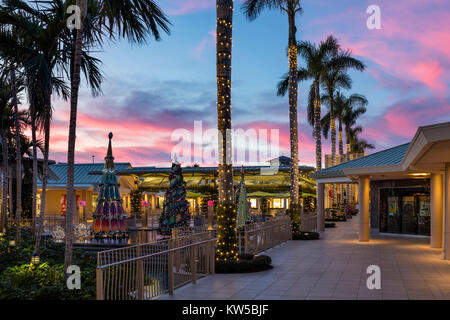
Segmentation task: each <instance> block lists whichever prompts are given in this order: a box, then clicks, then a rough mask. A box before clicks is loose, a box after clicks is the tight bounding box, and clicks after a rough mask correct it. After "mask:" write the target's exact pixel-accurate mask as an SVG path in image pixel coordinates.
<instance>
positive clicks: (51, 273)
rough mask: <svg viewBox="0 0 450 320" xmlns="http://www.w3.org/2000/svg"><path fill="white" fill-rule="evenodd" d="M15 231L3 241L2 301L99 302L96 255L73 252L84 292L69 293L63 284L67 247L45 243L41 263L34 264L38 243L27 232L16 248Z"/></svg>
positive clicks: (0, 253) (0, 265)
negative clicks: (32, 259) (87, 300)
mask: <svg viewBox="0 0 450 320" xmlns="http://www.w3.org/2000/svg"><path fill="white" fill-rule="evenodd" d="M14 236H15V230H9V231H8V232H7V233H6V235H5V236H3V237H1V238H0V299H59V300H61V299H77V300H80V299H95V289H96V288H95V286H96V282H95V280H96V279H95V277H96V273H95V270H96V266H97V265H96V254H95V253H94V252H89V251H85V250H82V249H74V250H73V259H72V264H74V265H77V266H79V267H80V269H81V289H80V290H68V289H67V286H66V284H65V283H64V281H63V264H64V244H63V243H55V242H52V241H49V240H42V242H41V248H40V259H41V262H42V263H41V264H40V265H39V266H34V265H30V264H29V263H30V260H31V255H32V253H33V249H34V242H33V241H32V239H31V233H29V231H27V230H26V229H25V230H23V233H22V236H23V237H22V242H21V243H20V245H16V246H14V247H12V246H9V240H10V239H13V238H14Z"/></svg>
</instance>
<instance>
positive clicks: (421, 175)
mask: <svg viewBox="0 0 450 320" xmlns="http://www.w3.org/2000/svg"><path fill="white" fill-rule="evenodd" d="M411 175H412V176H413V177H428V176H429V175H430V174H429V173H411Z"/></svg>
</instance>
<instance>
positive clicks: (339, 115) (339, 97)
mask: <svg viewBox="0 0 450 320" xmlns="http://www.w3.org/2000/svg"><path fill="white" fill-rule="evenodd" d="M322 98H323V101H324V103H325V104H328V105H329V104H330V103H332V104H333V112H334V118H336V119H337V120H338V124H339V129H338V130H339V135H338V145H339V158H340V161H341V162H342V161H343V158H344V138H343V122H344V120H345V127H346V128H345V130H346V132H347V133H348V132H349V131H348V130H349V128H350V127H352V126H354V125H355V123H356V120H357V118H358V117H360V116H361V115H362V114H364V113H365V112H366V108H365V106H366V105H367V103H368V101H367V99H366V97H364V96H363V95H359V94H352V95H351V96H350V97H348V98H347V97H345V96H344V95H343V94H342V93H341V92H339V91H338V92H336V93H335V94H334V96H333V98H330V96H329V95H325V96H323V97H322ZM329 110H331V108H329ZM331 120H332V118H331V111H329V112H328V113H327V114H326V115H325V116H324V117H323V118H322V121H321V122H322V129H323V134H324V137H325V138H327V135H328V132H329V131H330V127H331V125H332V121H331ZM347 137H348V135H347ZM347 145H348V146H349V144H348V143H347ZM349 156H350V152H349V150H347V157H349ZM348 160H349V158H348V159H347V161H348ZM347 190H348V189H347ZM335 194H336V190H335V187H334V185H333V200H335ZM341 194H343V185H341ZM347 194H348V191H347Z"/></svg>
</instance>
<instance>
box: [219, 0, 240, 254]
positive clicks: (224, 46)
mask: <svg viewBox="0 0 450 320" xmlns="http://www.w3.org/2000/svg"><path fill="white" fill-rule="evenodd" d="M216 4H217V9H216V11H217V23H216V33H217V41H216V59H217V128H218V131H219V133H218V135H219V137H218V142H219V143H218V151H219V152H218V175H219V177H218V191H219V205H218V206H216V210H217V227H218V230H219V232H218V237H219V239H221V240H220V241H219V242H218V245H217V255H218V259H221V260H235V259H236V256H237V250H236V230H235V228H236V222H235V221H236V220H235V219H236V213H235V209H234V206H233V163H232V159H231V156H232V153H231V148H232V141H231V50H232V46H233V45H232V38H233V0H217V2H216Z"/></svg>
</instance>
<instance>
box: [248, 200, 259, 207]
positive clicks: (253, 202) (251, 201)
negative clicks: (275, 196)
mask: <svg viewBox="0 0 450 320" xmlns="http://www.w3.org/2000/svg"><path fill="white" fill-rule="evenodd" d="M250 207H251V208H253V209H256V208H258V202H257V201H256V199H254V198H253V199H250Z"/></svg>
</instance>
